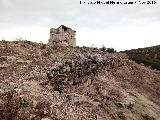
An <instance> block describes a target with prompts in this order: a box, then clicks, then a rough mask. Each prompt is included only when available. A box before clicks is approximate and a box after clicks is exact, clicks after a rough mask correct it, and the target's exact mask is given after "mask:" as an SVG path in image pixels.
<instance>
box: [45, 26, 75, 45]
mask: <svg viewBox="0 0 160 120" xmlns="http://www.w3.org/2000/svg"><path fill="white" fill-rule="evenodd" d="M75 34H76V31H75V30H72V29H71V28H69V27H66V26H64V25H61V26H60V27H58V28H57V29H55V28H51V29H50V38H49V41H48V44H49V46H55V45H56V46H63V47H67V46H72V47H75V46H76V38H75Z"/></svg>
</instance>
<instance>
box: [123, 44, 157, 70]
mask: <svg viewBox="0 0 160 120" xmlns="http://www.w3.org/2000/svg"><path fill="white" fill-rule="evenodd" d="M123 53H126V54H127V55H128V56H129V59H131V60H134V61H136V62H137V63H143V64H144V65H146V66H151V68H152V69H157V70H160V45H157V46H152V47H146V48H138V49H132V50H126V51H123Z"/></svg>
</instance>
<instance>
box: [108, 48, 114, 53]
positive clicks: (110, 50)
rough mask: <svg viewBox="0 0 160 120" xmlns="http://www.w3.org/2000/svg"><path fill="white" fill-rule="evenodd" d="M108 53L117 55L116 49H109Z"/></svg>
mask: <svg viewBox="0 0 160 120" xmlns="http://www.w3.org/2000/svg"><path fill="white" fill-rule="evenodd" d="M107 52H109V53H116V50H115V49H114V48H107Z"/></svg>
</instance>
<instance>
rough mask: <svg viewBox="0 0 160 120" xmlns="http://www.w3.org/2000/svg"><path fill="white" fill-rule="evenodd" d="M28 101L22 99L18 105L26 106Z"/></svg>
mask: <svg viewBox="0 0 160 120" xmlns="http://www.w3.org/2000/svg"><path fill="white" fill-rule="evenodd" d="M28 105H29V104H28V102H27V101H26V100H22V101H21V102H20V106H21V108H26V107H28Z"/></svg>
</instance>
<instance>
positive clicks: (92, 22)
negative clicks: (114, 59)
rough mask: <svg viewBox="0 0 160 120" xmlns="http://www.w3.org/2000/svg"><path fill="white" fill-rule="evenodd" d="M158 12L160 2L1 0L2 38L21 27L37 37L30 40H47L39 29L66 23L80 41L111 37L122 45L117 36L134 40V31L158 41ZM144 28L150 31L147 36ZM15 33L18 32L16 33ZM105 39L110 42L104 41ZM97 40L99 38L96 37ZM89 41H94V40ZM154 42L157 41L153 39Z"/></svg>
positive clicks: (0, 35)
mask: <svg viewBox="0 0 160 120" xmlns="http://www.w3.org/2000/svg"><path fill="white" fill-rule="evenodd" d="M86 1H89V0H86ZM121 1H123V0H121ZM159 13H160V9H159V3H157V4H156V5H119V6H118V5H80V4H79V0H57V1H54V0H1V1H0V26H1V28H0V37H2V36H8V37H9V38H11V37H13V34H12V33H13V32H12V31H13V30H14V31H17V34H20V32H19V31H20V30H21V31H23V32H26V33H28V36H31V35H32V36H34V37H31V39H36V36H37V39H42V38H43V39H45V40H47V39H48V35H47V34H46V32H45V33H44V34H38V29H37V28H39V29H41V30H40V31H41V32H42V31H44V30H47V29H48V31H49V29H50V28H51V27H55V28H56V27H58V26H59V25H61V24H64V25H67V26H69V27H71V28H73V29H75V30H77V40H79V39H89V40H88V41H90V38H97V39H98V38H101V41H100V42H97V43H95V42H94V44H97V45H98V44H99V43H101V44H102V43H104V44H108V41H109V39H111V42H110V43H112V41H114V43H115V45H114V43H113V44H111V46H113V45H114V46H116V45H119V44H122V43H118V42H117V41H115V39H118V38H119V39H122V41H124V40H123V39H125V41H131V42H130V43H132V40H129V37H130V36H131V34H132V32H134V33H135V34H136V35H135V36H137V37H136V39H138V38H139V39H141V41H143V42H144V40H145V39H147V38H149V36H151V35H154V39H156V40H157V37H158V36H157V37H155V35H157V34H154V33H155V32H157V31H156V30H159V28H157V27H156V26H160V22H159V21H160V14H159ZM155 23H156V26H155ZM148 26H151V27H148ZM29 28H30V29H29ZM33 28H34V29H33ZM124 28H125V29H124ZM150 28H152V31H151V29H150ZM154 28H155V29H154ZM42 29H43V30H42ZM133 30H134V31H133ZM145 30H148V31H149V32H148V34H147V35H146V34H145ZM29 31H30V32H29ZM48 31H47V32H48ZM137 31H138V32H137ZM80 32H81V33H80ZM8 33H10V34H8ZM139 33H141V34H139ZM149 33H150V34H151V35H150V34H149ZM14 34H16V33H15V32H14ZM87 34H88V35H90V37H89V36H88V35H87ZM106 34H107V36H106ZM115 34H118V35H115ZM126 34H128V37H126ZM40 35H41V36H40ZM26 36H27V34H26ZM117 36H119V37H117ZM106 37H107V38H106ZM116 37H117V38H116ZM113 38H114V40H113ZM106 39H107V42H106V41H104V40H106ZM81 41H83V40H81ZM94 41H96V40H95V39H94ZM85 42H86V41H84V42H79V41H78V43H79V44H84V45H85ZM89 43H90V44H92V43H91V41H90V42H89ZM89 43H88V44H89ZM117 43H118V44H117ZM153 43H157V42H156V41H153ZM159 43H160V42H159ZM132 45H133V44H132ZM114 46H113V47H114ZM128 46H130V45H128ZM137 46H138V45H137ZM130 47H132V46H130ZM116 48H118V49H120V48H119V46H116Z"/></svg>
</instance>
